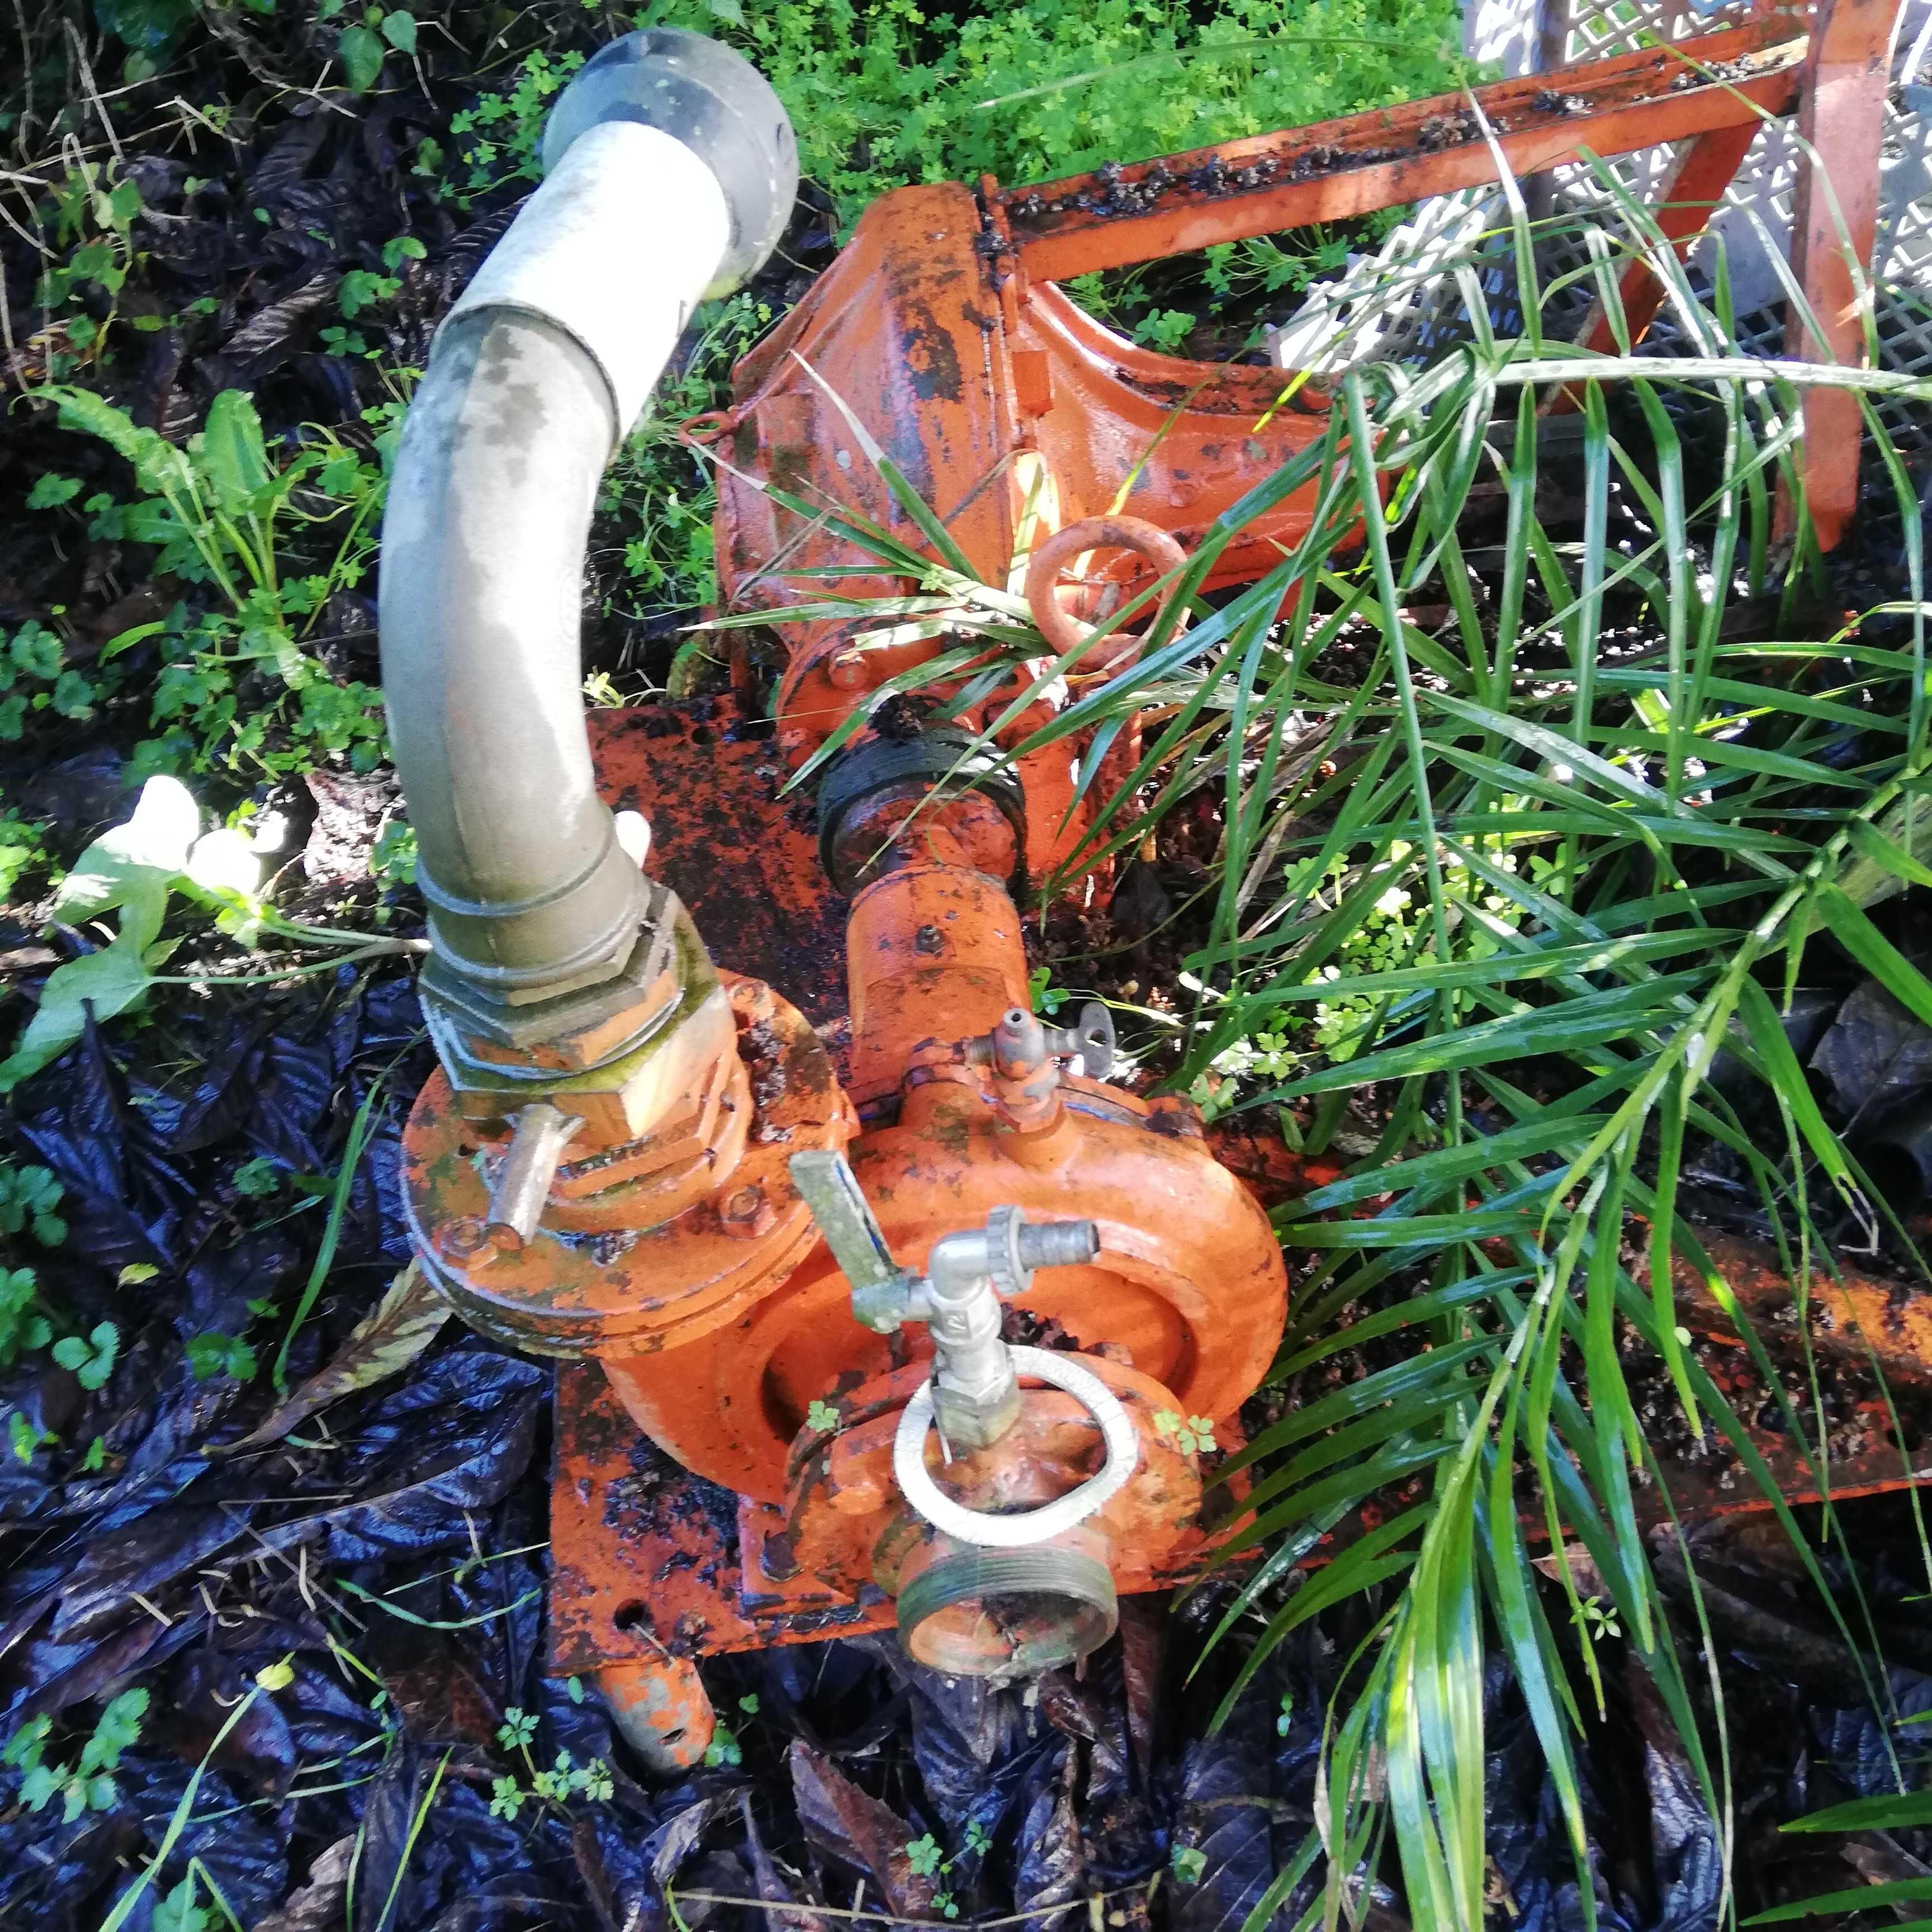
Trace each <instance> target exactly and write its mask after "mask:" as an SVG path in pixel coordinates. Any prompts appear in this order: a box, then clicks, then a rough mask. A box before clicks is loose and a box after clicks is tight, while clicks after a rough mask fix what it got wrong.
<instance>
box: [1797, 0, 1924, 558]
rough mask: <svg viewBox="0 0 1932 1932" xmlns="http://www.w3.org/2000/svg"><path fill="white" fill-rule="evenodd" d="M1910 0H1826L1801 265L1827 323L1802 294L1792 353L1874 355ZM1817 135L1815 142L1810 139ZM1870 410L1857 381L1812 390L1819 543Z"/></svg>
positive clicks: (1814, 43)
mask: <svg viewBox="0 0 1932 1932" xmlns="http://www.w3.org/2000/svg"><path fill="white" fill-rule="evenodd" d="M1899 5H1900V0H1819V7H1818V11H1817V18H1816V20H1815V21H1814V23H1813V26H1812V31H1811V49H1810V52H1809V53H1808V55H1807V57H1806V59H1805V70H1804V85H1803V87H1802V90H1801V92H1800V95H1799V109H1798V132H1799V138H1800V147H1799V165H1798V181H1797V187H1796V194H1795V196H1794V198H1793V208H1792V225H1791V267H1792V272H1793V274H1794V275H1796V277H1797V278H1798V281H1799V285H1800V287H1802V288H1803V290H1804V291H1805V302H1806V304H1807V305H1808V307H1809V308H1810V310H1811V318H1812V320H1814V321H1815V322H1816V323H1817V330H1816V332H1815V333H1814V330H1813V329H1812V328H1811V326H1810V324H1809V323H1808V322H1807V320H1806V318H1805V314H1804V313H1803V311H1802V310H1800V309H1799V308H1798V307H1797V305H1796V304H1794V305H1793V308H1792V311H1791V315H1790V320H1789V321H1788V322H1787V325H1786V329H1787V336H1788V338H1789V339H1790V344H1791V353H1792V354H1793V356H1796V357H1798V358H1800V359H1802V360H1804V361H1805V362H1834V363H1840V364H1845V365H1851V366H1853V367H1855V366H1857V365H1860V364H1861V363H1862V362H1864V350H1865V337H1864V322H1863V319H1862V317H1861V315H1860V313H1859V310H1860V298H1859V288H1860V285H1861V284H1863V283H1864V281H1865V279H1866V273H1867V271H1868V270H1869V269H1870V266H1871V256H1872V241H1873V236H1874V235H1875V233H1876V229H1877V226H1878V163H1879V144H1880V142H1881V141H1882V139H1883V136H1884V133H1885V95H1886V93H1887V92H1888V89H1889V88H1890V86H1891V37H1892V31H1893V28H1894V27H1895V26H1896V25H1897V19H1898V12H1899ZM1807 144H1808V145H1807ZM1863 431H1864V415H1863V412H1862V410H1861V409H1860V407H1859V405H1858V397H1857V396H1856V395H1855V394H1854V393H1853V392H1852V391H1851V390H1849V389H1810V390H1808V391H1807V392H1805V457H1804V475H1805V502H1806V503H1807V505H1808V507H1809V508H1810V510H1811V520H1812V523H1813V526H1814V528H1815V529H1817V532H1818V542H1819V546H1820V548H1821V549H1823V550H1832V549H1833V548H1835V547H1836V546H1837V544H1838V541H1839V540H1840V539H1841V538H1842V537H1843V535H1844V532H1845V529H1846V525H1847V524H1848V523H1849V522H1850V521H1851V519H1852V515H1853V514H1854V512H1855V511H1856V509H1857V507H1858V458H1859V454H1860V448H1861V443H1862V441H1863Z"/></svg>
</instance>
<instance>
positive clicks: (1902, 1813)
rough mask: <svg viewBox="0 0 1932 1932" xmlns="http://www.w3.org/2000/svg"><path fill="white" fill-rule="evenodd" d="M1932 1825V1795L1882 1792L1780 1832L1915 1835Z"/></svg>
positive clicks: (1791, 1822)
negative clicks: (1904, 1833) (1902, 1833)
mask: <svg viewBox="0 0 1932 1932" xmlns="http://www.w3.org/2000/svg"><path fill="white" fill-rule="evenodd" d="M1925 1825H1932V1791H1904V1792H1900V1791H1882V1792H1880V1793H1879V1794H1878V1796H1876V1797H1875V1798H1854V1799H1852V1800H1851V1801H1850V1802H1849V1803H1847V1804H1843V1805H1826V1808H1824V1809H1823V1811H1808V1812H1807V1813H1806V1814H1805V1816H1804V1817H1802V1818H1793V1819H1791V1820H1788V1821H1787V1823H1784V1824H1782V1825H1781V1826H1779V1827H1778V1829H1779V1830H1780V1831H1781V1832H1912V1831H1916V1830H1918V1829H1919V1828H1920V1827H1921V1826H1925Z"/></svg>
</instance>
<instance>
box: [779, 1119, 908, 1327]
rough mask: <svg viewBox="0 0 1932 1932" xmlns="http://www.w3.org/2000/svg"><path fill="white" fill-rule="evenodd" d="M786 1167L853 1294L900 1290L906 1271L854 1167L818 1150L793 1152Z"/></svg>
mask: <svg viewBox="0 0 1932 1932" xmlns="http://www.w3.org/2000/svg"><path fill="white" fill-rule="evenodd" d="M787 1165H788V1166H790V1169H791V1180H792V1185H793V1187H796V1189H797V1190H798V1191H799V1195H800V1196H802V1199H803V1200H804V1202H805V1205H806V1207H808V1208H810V1209H811V1218H812V1220H814V1221H815V1222H816V1223H817V1224H818V1232H820V1234H821V1235H823V1236H824V1237H825V1245H826V1247H828V1248H829V1249H830V1250H832V1259H833V1260H834V1261H835V1262H837V1263H838V1265H839V1267H840V1268H841V1270H842V1271H844V1276H845V1279H846V1280H847V1281H848V1282H850V1283H851V1284H852V1292H853V1295H862V1294H865V1293H866V1292H871V1293H874V1294H877V1293H879V1292H884V1291H888V1290H891V1289H896V1288H898V1287H899V1286H901V1284H902V1283H904V1280H905V1271H904V1269H903V1268H901V1267H900V1266H899V1265H898V1262H895V1261H894V1260H893V1259H892V1251H891V1250H890V1249H889V1248H888V1247H886V1235H885V1230H884V1229H883V1228H881V1227H880V1226H879V1222H878V1217H877V1216H876V1215H875V1214H874V1213H873V1212H872V1206H871V1202H868V1200H867V1199H865V1195H864V1194H863V1193H862V1192H861V1191H860V1189H859V1178H858V1176H857V1175H855V1174H854V1173H853V1172H852V1163H850V1161H848V1160H847V1159H846V1158H845V1157H844V1154H841V1153H840V1152H838V1150H837V1149H836V1148H810V1149H808V1150H806V1151H804V1152H802V1153H799V1154H793V1156H792V1157H791V1159H790V1161H789V1162H788V1163H787Z"/></svg>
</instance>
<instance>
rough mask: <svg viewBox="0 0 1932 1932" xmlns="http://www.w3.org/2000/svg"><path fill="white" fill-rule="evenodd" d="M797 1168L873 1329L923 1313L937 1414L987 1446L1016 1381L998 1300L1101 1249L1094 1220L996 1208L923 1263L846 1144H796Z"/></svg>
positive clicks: (945, 1433) (856, 1304) (958, 1436)
mask: <svg viewBox="0 0 1932 1932" xmlns="http://www.w3.org/2000/svg"><path fill="white" fill-rule="evenodd" d="M790 1167H791V1177H792V1180H793V1183H794V1184H795V1185H796V1187H797V1189H798V1191H799V1193H800V1194H801V1195H802V1196H803V1197H804V1199H805V1205H806V1206H807V1207H808V1208H810V1209H811V1217H812V1219H813V1220H814V1221H815V1222H817V1224H818V1228H819V1232H820V1233H821V1234H823V1235H824V1237H825V1244H826V1247H829V1249H830V1250H832V1259H834V1260H835V1262H838V1265H839V1267H840V1268H841V1269H843V1270H844V1274H845V1279H846V1280H847V1281H848V1282H850V1283H851V1285H852V1313H853V1316H855V1317H856V1319H857V1320H858V1321H859V1322H862V1324H863V1325H865V1327H866V1328H870V1329H871V1330H872V1331H874V1333H875V1334H881V1335H889V1334H892V1333H893V1332H894V1331H895V1330H897V1329H898V1328H901V1326H903V1325H904V1324H905V1323H906V1322H924V1323H926V1326H927V1328H929V1331H931V1333H932V1343H933V1351H934V1355H935V1373H934V1376H933V1410H934V1420H935V1421H936V1422H937V1423H938V1427H939V1431H940V1434H941V1436H942V1438H943V1439H944V1440H945V1441H946V1442H947V1443H949V1444H953V1445H959V1446H961V1447H964V1448H985V1447H986V1446H987V1445H989V1444H990V1443H992V1442H998V1439H1000V1437H1001V1436H1003V1435H1004V1434H1005V1433H1006V1432H1007V1430H1008V1429H1010V1427H1012V1426H1013V1419H1014V1418H1015V1417H1016V1416H1017V1415H1019V1382H1018V1380H1017V1379H1016V1377H1015V1376H1014V1373H1013V1362H1012V1359H1011V1358H1010V1355H1009V1353H1008V1351H1007V1345H1006V1343H1004V1342H1003V1341H1002V1340H1001V1339H1000V1304H1001V1301H1002V1300H1010V1299H1011V1298H1013V1296H1015V1295H1022V1294H1024V1293H1025V1292H1026V1290H1027V1289H1028V1286H1029V1285H1030V1284H1031V1282H1032V1280H1033V1277H1034V1271H1036V1270H1037V1269H1040V1268H1074V1267H1078V1266H1079V1265H1080V1264H1081V1263H1082V1262H1090V1261H1091V1260H1092V1259H1094V1256H1096V1255H1097V1254H1098V1253H1100V1231H1099V1229H1097V1228H1096V1227H1095V1226H1094V1223H1092V1222H1091V1221H1044V1222H1029V1221H1028V1220H1027V1218H1026V1216H1025V1213H1024V1212H1023V1211H1022V1210H1021V1209H1019V1208H995V1209H994V1210H993V1211H992V1213H991V1214H989V1215H988V1216H987V1217H986V1226H984V1227H983V1228H962V1229H959V1231H958V1232H956V1233H954V1234H950V1235H941V1237H940V1238H939V1239H938V1241H935V1243H934V1244H933V1246H932V1254H931V1255H930V1256H929V1258H928V1259H927V1262H926V1273H925V1274H923V1275H915V1274H913V1273H911V1272H910V1270H907V1269H905V1268H901V1267H899V1266H898V1264H897V1263H896V1262H894V1261H893V1259H892V1255H891V1253H890V1251H889V1250H888V1249H887V1247H886V1238H885V1235H884V1233H883V1231H882V1230H881V1229H880V1226H879V1224H878V1222H877V1219H876V1218H875V1217H874V1215H873V1213H872V1210H871V1205H870V1204H869V1203H868V1202H867V1201H866V1199H865V1196H864V1195H863V1194H862V1193H861V1192H860V1191H859V1183H858V1181H857V1179H856V1177H855V1176H854V1175H853V1172H852V1169H851V1167H850V1164H849V1163H847V1160H846V1159H845V1157H844V1155H843V1154H836V1153H831V1152H819V1151H812V1152H808V1153H800V1154H793V1156H792V1157H791V1162H790Z"/></svg>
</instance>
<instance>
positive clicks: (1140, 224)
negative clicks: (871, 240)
mask: <svg viewBox="0 0 1932 1932" xmlns="http://www.w3.org/2000/svg"><path fill="white" fill-rule="evenodd" d="M1866 4H1867V5H1873V6H1878V7H1883V6H1885V5H1889V4H1890V0H1866ZM1804 64H1805V39H1804V37H1803V35H1802V33H1801V32H1799V31H1797V30H1796V28H1794V26H1793V23H1792V21H1791V20H1790V18H1789V17H1787V16H1781V15H1775V14H1774V15H1771V16H1768V17H1766V18H1764V19H1762V20H1757V21H1754V22H1753V23H1751V24H1750V25H1749V26H1744V27H1740V28H1734V29H1733V30H1732V31H1729V32H1727V33H1721V34H1705V35H1703V36H1702V37H1700V38H1698V39H1696V40H1682V41H1679V42H1678V43H1676V45H1674V46H1669V47H1652V48H1646V49H1643V51H1642V52H1637V53H1632V54H1619V55H1616V56H1615V57H1614V58H1611V59H1608V60H1595V61H1586V62H1580V63H1579V64H1578V65H1575V66H1574V67H1567V68H1557V69H1556V70H1555V71H1553V72H1551V73H1548V74H1531V75H1528V76H1526V77H1524V78H1523V79H1521V80H1505V81H1499V82H1497V83H1495V84H1493V86H1488V87H1482V88H1478V89H1476V90H1475V95H1474V97H1473V98H1474V100H1475V105H1476V107H1477V108H1478V110H1480V113H1481V120H1479V119H1478V116H1477V115H1476V114H1473V113H1471V112H1470V107H1469V97H1468V96H1464V95H1451V94H1444V95H1436V96H1434V97H1433V98H1431V99H1429V100H1427V101H1409V102H1406V103H1405V104H1403V105H1402V106H1401V107H1391V108H1388V109H1385V110H1380V111H1379V112H1376V113H1367V114H1354V115H1349V116H1348V117H1347V118H1346V119H1343V120H1339V121H1318V122H1316V123H1315V124H1313V126H1310V127H1294V128H1288V129H1285V130H1283V131H1282V132H1280V133H1274V134H1261V135H1256V136H1254V137H1253V138H1252V139H1247V140H1244V141H1230V142H1224V143H1223V145H1221V146H1220V147H1217V148H1199V149H1197V150H1196V151H1194V152H1193V153H1190V154H1171V155H1168V156H1166V157H1163V158H1162V159H1161V160H1154V161H1143V162H1141V163H1138V164H1137V165H1136V166H1132V167H1121V168H1109V169H1103V170H1101V172H1099V173H1097V174H1090V175H1077V176H1076V177H1074V178H1072V179H1070V180H1067V181H1052V182H1049V183H1046V184H1043V185H1041V186H1037V187H1019V188H1010V189H1007V190H1005V191H1004V193H1002V194H1001V196H1000V206H1001V209H1002V211H1004V215H1005V217H1006V220H1007V224H1008V226H1009V227H1010V230H1011V233H1012V236H1013V247H1014V249H1015V251H1016V254H1017V255H1018V258H1019V266H1021V268H1022V269H1024V270H1025V272H1026V274H1027V275H1028V276H1030V277H1031V278H1034V279H1035V280H1038V281H1063V280H1064V279H1065V278H1067V277H1068V276H1070V275H1085V274H1088V273H1089V272H1091V271H1093V270H1094V269H1113V268H1121V267H1124V266H1127V264H1129V263H1135V262H1148V261H1152V260H1156V259H1157V258H1158V257H1161V256H1163V255H1179V254H1187V253H1189V252H1190V251H1193V250H1196V249H1199V248H1207V247H1208V246H1210V245H1211V244H1214V243H1216V242H1234V241H1239V240H1241V239H1242V238H1243V237H1244V236H1252V235H1265V234H1269V233H1273V232H1274V230H1276V229H1282V228H1293V227H1298V226H1302V225H1303V224H1304V223H1309V222H1315V221H1335V220H1346V219H1347V218H1349V217H1352V216H1355V215H1361V214H1369V213H1371V212H1373V211H1374V210H1376V209H1378V208H1393V207H1396V206H1398V205H1400V204H1401V203H1402V202H1408V201H1415V200H1418V199H1421V198H1422V197H1424V196H1427V195H1434V194H1446V193H1450V192H1451V191H1452V190H1455V189H1457V188H1463V187H1479V186H1481V185H1482V184H1484V183H1487V182H1490V181H1496V179H1498V178H1499V160H1498V156H1499V154H1500V156H1501V157H1502V160H1504V161H1506V162H1507V163H1508V165H1509V167H1510V169H1511V171H1512V172H1514V173H1515V174H1517V175H1530V174H1535V173H1537V172H1540V171H1541V170H1542V169H1546V168H1550V167H1554V166H1558V165H1559V163H1562V162H1565V161H1570V160H1575V159H1576V158H1577V154H1578V153H1579V151H1580V150H1581V149H1583V148H1586V147H1587V148H1589V149H1590V151H1592V152H1593V153H1595V154H1602V155H1610V154H1628V153H1630V152H1631V151H1633V150H1634V149H1636V148H1649V147H1655V146H1656V145H1658V143H1660V142H1666V141H1676V140H1681V139H1685V137H1686V136H1692V135H1702V134H1708V133H1711V132H1712V131H1713V130H1717V129H1720V128H1729V127H1752V128H1755V127H1757V124H1758V122H1759V120H1760V115H1761V113H1771V114H1780V113H1786V112H1787V111H1788V110H1790V107H1791V105H1792V104H1793V101H1795V100H1796V98H1797V93H1798V88H1799V79H1800V76H1801V74H1802V72H1803V71H1804ZM1703 70H1711V71H1715V74H1716V75H1718V76H1719V78H1712V79H1706V77H1705V74H1704V72H1703ZM1482 121H1487V122H1488V124H1489V127H1490V131H1491V133H1493V136H1494V137H1495V138H1494V142H1493V144H1492V142H1490V140H1488V139H1485V137H1484V130H1483V127H1482V124H1481V123H1482ZM1734 165H1735V164H1734ZM1726 178H1727V179H1728V176H1727V177H1726ZM1722 186H1723V183H1722V182H1720V183H1719V184H1718V187H1719V189H1720V190H1721V188H1722Z"/></svg>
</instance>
